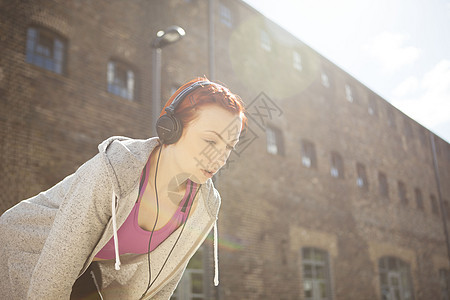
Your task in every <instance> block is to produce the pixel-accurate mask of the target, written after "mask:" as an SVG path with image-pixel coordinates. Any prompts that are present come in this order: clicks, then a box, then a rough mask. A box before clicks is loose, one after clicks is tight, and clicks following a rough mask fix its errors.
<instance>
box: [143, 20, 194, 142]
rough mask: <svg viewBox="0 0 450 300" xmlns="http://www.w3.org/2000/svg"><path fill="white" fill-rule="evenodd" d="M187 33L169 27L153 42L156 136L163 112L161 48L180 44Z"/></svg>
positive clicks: (153, 92) (154, 129)
mask: <svg viewBox="0 0 450 300" xmlns="http://www.w3.org/2000/svg"><path fill="white" fill-rule="evenodd" d="M185 35H186V32H185V31H184V29H183V28H181V27H180V26H176V25H173V26H169V27H167V28H166V29H165V30H160V31H158V32H157V33H156V38H155V39H153V41H152V44H151V45H152V48H153V76H152V103H153V104H152V110H153V112H152V115H153V118H152V119H153V126H152V133H153V135H154V136H156V120H158V118H159V113H160V111H161V48H163V47H165V46H167V45H170V44H173V43H176V42H178V41H179V40H180V39H181V38H182V37H184V36H185Z"/></svg>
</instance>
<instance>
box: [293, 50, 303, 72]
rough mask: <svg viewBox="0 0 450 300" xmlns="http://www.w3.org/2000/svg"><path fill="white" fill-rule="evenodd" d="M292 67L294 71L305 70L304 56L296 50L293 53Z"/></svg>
mask: <svg viewBox="0 0 450 300" xmlns="http://www.w3.org/2000/svg"><path fill="white" fill-rule="evenodd" d="M292 65H293V67H294V69H296V70H297V71H299V72H301V71H302V70H303V65H302V56H301V55H300V53H299V52H298V51H296V50H294V51H293V52H292Z"/></svg>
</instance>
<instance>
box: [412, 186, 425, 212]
mask: <svg viewBox="0 0 450 300" xmlns="http://www.w3.org/2000/svg"><path fill="white" fill-rule="evenodd" d="M414 195H415V196H416V205H417V208H418V209H421V210H423V198H422V191H421V190H420V189H418V188H415V189H414Z"/></svg>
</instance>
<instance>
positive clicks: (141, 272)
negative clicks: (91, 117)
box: [0, 78, 246, 299]
mask: <svg viewBox="0 0 450 300" xmlns="http://www.w3.org/2000/svg"><path fill="white" fill-rule="evenodd" d="M243 110H244V108H243V104H242V102H241V100H240V99H239V97H238V96H236V95H234V94H232V93H231V92H230V91H229V90H228V89H227V88H225V87H223V86H222V85H219V84H217V83H213V82H210V81H208V80H207V79H206V78H199V79H196V80H193V81H191V82H189V83H187V84H185V85H183V86H182V87H181V88H180V89H179V90H178V91H177V92H176V93H175V94H174V95H173V96H172V97H171V98H170V99H169V101H168V102H167V104H166V106H165V110H163V113H161V116H160V119H159V120H158V122H157V132H158V138H150V139H148V140H133V139H127V138H122V137H112V138H109V139H107V140H106V141H104V142H103V143H101V144H100V145H99V147H98V148H99V153H98V154H97V155H96V156H94V157H93V158H92V159H90V160H89V161H87V162H86V163H85V164H83V165H82V166H81V167H80V168H79V169H78V170H77V171H76V172H75V173H74V174H72V175H70V176H68V177H66V178H65V179H64V180H62V181H61V182H59V183H58V184H56V185H55V186H54V187H52V188H50V189H49V190H47V191H45V192H42V193H40V194H39V195H37V196H35V197H32V198H30V199H27V200H24V201H22V202H20V203H19V204H17V205H16V206H14V207H13V208H11V209H10V210H8V211H6V212H5V213H4V214H3V215H2V217H1V218H0V220H1V221H0V257H1V262H0V290H1V291H2V296H4V297H5V298H6V299H69V298H70V299H83V298H84V297H85V296H86V293H90V292H91V291H84V290H85V289H86V287H87V286H88V285H90V286H91V287H92V289H94V291H95V293H97V292H98V296H99V297H103V299H150V298H151V299H168V298H170V296H171V295H172V293H173V291H174V289H175V287H176V286H177V284H178V281H179V280H180V278H181V276H182V274H183V272H184V269H185V268H186V265H187V263H188V262H189V259H190V258H191V257H192V256H193V255H194V253H195V252H196V250H197V249H198V248H199V247H200V246H201V244H202V242H203V241H204V240H205V238H206V236H207V234H208V233H209V232H210V231H211V229H212V228H213V227H214V238H215V241H214V253H215V269H216V275H215V280H214V281H215V284H216V285H217V284H218V277H217V229H216V219H217V214H218V210H219V206H220V196H219V194H218V192H217V191H216V190H215V188H214V186H213V183H212V181H211V177H212V176H213V175H214V173H216V172H217V171H218V170H219V169H220V168H221V167H222V166H223V165H224V164H225V162H226V159H227V158H228V156H229V155H230V152H231V151H232V149H233V147H234V146H235V145H236V143H237V142H238V139H239V135H240V132H241V130H242V127H243V126H244V125H245V123H246V117H245V115H244V112H243Z"/></svg>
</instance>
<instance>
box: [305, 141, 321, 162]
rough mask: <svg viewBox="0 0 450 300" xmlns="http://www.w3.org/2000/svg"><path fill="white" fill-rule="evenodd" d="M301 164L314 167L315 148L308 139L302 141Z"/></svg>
mask: <svg viewBox="0 0 450 300" xmlns="http://www.w3.org/2000/svg"><path fill="white" fill-rule="evenodd" d="M302 165H304V166H305V167H307V168H316V167H317V161H316V148H315V147H314V144H313V143H311V142H310V141H307V140H303V141H302Z"/></svg>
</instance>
